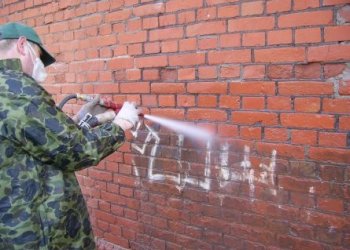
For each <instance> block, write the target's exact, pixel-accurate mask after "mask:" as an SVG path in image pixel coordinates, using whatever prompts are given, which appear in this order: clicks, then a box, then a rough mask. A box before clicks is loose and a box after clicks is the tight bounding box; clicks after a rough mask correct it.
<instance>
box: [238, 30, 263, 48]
mask: <svg viewBox="0 0 350 250" xmlns="http://www.w3.org/2000/svg"><path fill="white" fill-rule="evenodd" d="M242 44H243V46H264V45H265V33H264V32H254V33H244V34H243V36H242Z"/></svg>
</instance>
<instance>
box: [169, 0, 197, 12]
mask: <svg viewBox="0 0 350 250" xmlns="http://www.w3.org/2000/svg"><path fill="white" fill-rule="evenodd" d="M202 5H203V0H171V1H168V2H167V3H166V12H175V11H178V10H186V9H193V8H199V7H202Z"/></svg>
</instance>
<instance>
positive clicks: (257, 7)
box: [241, 1, 264, 16]
mask: <svg viewBox="0 0 350 250" xmlns="http://www.w3.org/2000/svg"><path fill="white" fill-rule="evenodd" d="M263 12H264V2H263V1H254V2H248V3H244V2H243V3H241V15H242V16H249V15H257V14H262V13H263Z"/></svg>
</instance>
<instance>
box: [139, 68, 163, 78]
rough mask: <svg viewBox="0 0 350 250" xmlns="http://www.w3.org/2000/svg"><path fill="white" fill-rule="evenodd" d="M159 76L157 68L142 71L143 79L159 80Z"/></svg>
mask: <svg viewBox="0 0 350 250" xmlns="http://www.w3.org/2000/svg"><path fill="white" fill-rule="evenodd" d="M159 78H160V77H159V70H157V69H144V70H143V71H142V79H143V80H158V79H159Z"/></svg>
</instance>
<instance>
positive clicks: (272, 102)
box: [267, 96, 292, 111]
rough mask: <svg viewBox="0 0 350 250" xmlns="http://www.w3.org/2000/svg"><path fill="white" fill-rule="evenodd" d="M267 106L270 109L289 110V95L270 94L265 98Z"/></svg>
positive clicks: (290, 102) (290, 107) (290, 103)
mask: <svg viewBox="0 0 350 250" xmlns="http://www.w3.org/2000/svg"><path fill="white" fill-rule="evenodd" d="M267 108H268V109H270V110H281V111H282V110H291V109H292V101H291V98H290V97H284V96H271V97H268V98H267Z"/></svg>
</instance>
